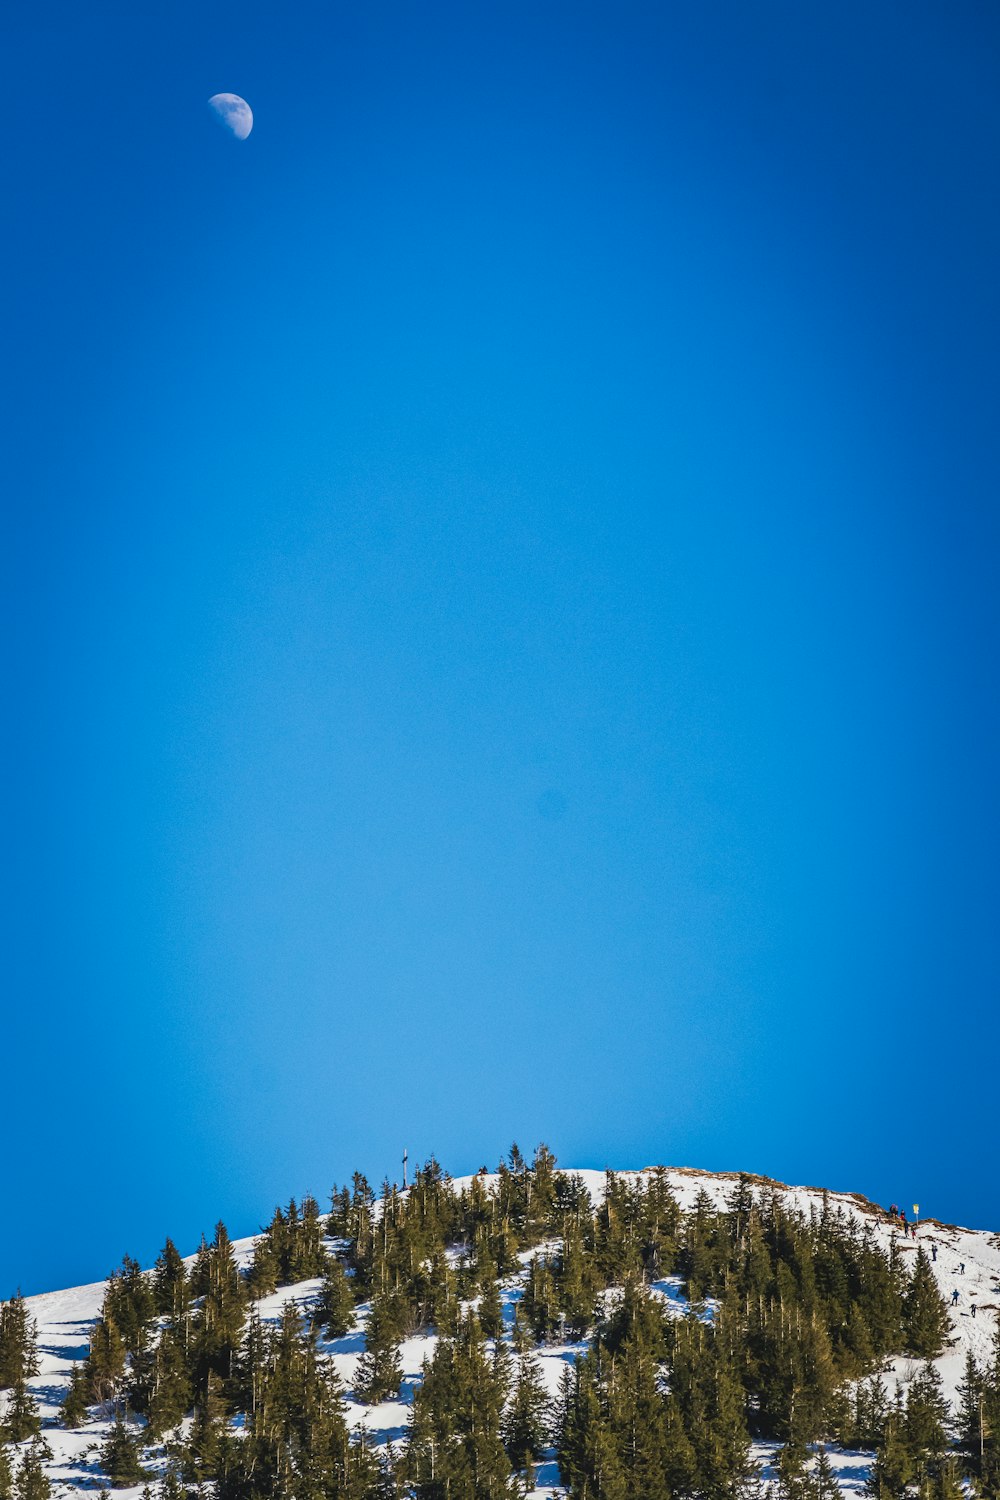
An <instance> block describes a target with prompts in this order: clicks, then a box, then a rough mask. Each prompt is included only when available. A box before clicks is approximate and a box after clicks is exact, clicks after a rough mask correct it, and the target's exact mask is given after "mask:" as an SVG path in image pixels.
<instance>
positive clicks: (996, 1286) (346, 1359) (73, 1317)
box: [28, 1168, 1000, 1500]
mask: <svg viewBox="0 0 1000 1500" xmlns="http://www.w3.org/2000/svg"><path fill="white" fill-rule="evenodd" d="M647 1170H648V1169H647ZM578 1175H579V1176H580V1177H581V1178H582V1179H583V1181H584V1183H585V1185H586V1187H587V1189H588V1191H589V1192H590V1195H591V1197H592V1199H593V1200H594V1202H595V1204H596V1203H599V1202H601V1201H602V1199H603V1196H604V1186H605V1176H604V1173H603V1172H597V1171H582V1172H580V1173H579V1174H578ZM618 1175H619V1176H620V1177H622V1178H633V1179H634V1178H636V1177H640V1176H641V1175H642V1174H641V1173H620V1174H618ZM667 1177H668V1180H669V1182H670V1186H671V1188H672V1189H673V1191H674V1193H675V1194H676V1197H677V1199H678V1201H679V1203H680V1205H681V1207H682V1208H683V1209H685V1210H690V1209H691V1207H692V1206H693V1203H694V1200H695V1198H696V1196H697V1194H698V1193H699V1192H701V1191H705V1192H707V1193H708V1194H709V1196H710V1197H711V1198H712V1199H713V1201H714V1202H715V1203H716V1204H718V1205H719V1206H722V1205H723V1204H724V1202H725V1200H726V1199H727V1197H728V1195H729V1194H730V1193H731V1191H732V1188H733V1184H734V1183H735V1181H736V1180H737V1177H736V1174H735V1173H709V1172H701V1171H697V1170H695V1169H692V1168H670V1169H668V1171H667ZM471 1181H472V1179H471V1178H457V1179H456V1180H455V1184H454V1185H455V1188H456V1189H461V1188H462V1187H463V1186H468V1185H469V1183H470V1182H471ZM481 1181H483V1183H484V1185H485V1186H486V1187H487V1188H489V1186H490V1185H491V1184H492V1183H493V1182H495V1181H496V1179H495V1178H492V1177H489V1176H486V1177H483V1178H482V1179H481ZM771 1190H777V1191H780V1193H781V1194H782V1195H784V1196H786V1197H787V1199H788V1200H789V1202H790V1204H793V1205H794V1206H795V1207H797V1208H799V1209H801V1210H803V1211H804V1212H806V1213H808V1212H809V1209H810V1207H817V1208H818V1207H819V1206H820V1204H821V1202H822V1198H823V1194H822V1190H820V1189H817V1188H807V1187H784V1186H782V1185H780V1184H772V1183H766V1184H763V1185H762V1187H761V1189H760V1191H768V1192H769V1191H771ZM829 1198H830V1200H831V1202H832V1204H833V1205H834V1206H837V1207H840V1208H842V1209H843V1210H844V1211H845V1212H846V1213H848V1214H851V1215H853V1216H854V1217H856V1218H857V1219H858V1220H859V1221H861V1222H864V1223H870V1224H873V1225H874V1227H875V1232H876V1234H877V1236H878V1238H879V1241H880V1242H881V1243H882V1245H883V1246H885V1247H886V1248H888V1246H889V1243H890V1240H891V1238H892V1236H893V1234H894V1233H895V1234H898V1232H897V1231H895V1230H894V1228H893V1226H892V1225H891V1224H889V1223H888V1222H887V1220H886V1219H885V1217H884V1216H883V1215H882V1214H881V1212H880V1211H879V1210H878V1209H877V1208H876V1207H875V1206H874V1205H873V1204H869V1203H868V1202H867V1201H866V1200H865V1199H863V1198H860V1197H857V1196H855V1195H851V1194H842V1193H831V1194H829ZM254 1244H255V1238H254V1237H251V1238H248V1239H244V1240H237V1241H236V1242H235V1246H234V1248H235V1250H236V1251H237V1256H238V1258H239V1260H240V1261H241V1262H243V1263H245V1262H247V1261H249V1260H250V1258H251V1257H252V1255H253V1247H254ZM921 1244H922V1245H924V1247H925V1248H926V1249H927V1251H928V1253H930V1252H931V1249H932V1247H933V1248H934V1249H936V1252H937V1259H936V1261H935V1263H934V1266H933V1269H934V1272H935V1275H936V1276H937V1280H938V1283H939V1286H940V1288H941V1291H942V1292H943V1293H944V1295H945V1296H946V1298H947V1299H948V1301H949V1302H950V1301H951V1297H952V1292H953V1291H954V1290H958V1292H959V1302H958V1305H957V1306H956V1307H955V1308H954V1309H953V1311H952V1313H951V1322H952V1337H953V1339H954V1344H953V1346H952V1347H951V1348H950V1349H948V1350H947V1351H946V1352H945V1353H944V1354H943V1355H942V1356H941V1357H940V1358H939V1359H938V1360H937V1361H936V1364H937V1366H938V1369H939V1371H940V1373H941V1376H942V1379H943V1382H944V1387H945V1393H946V1395H947V1396H948V1398H949V1400H951V1401H954V1395H955V1390H956V1387H957V1385H958V1382H959V1381H960V1379H961V1377H962V1369H963V1366H964V1363H965V1357H966V1353H967V1352H968V1351H969V1350H971V1351H972V1353H973V1354H974V1355H975V1357H976V1358H977V1360H979V1361H980V1362H984V1361H985V1360H986V1358H987V1355H988V1353H989V1351H990V1347H991V1343H992V1339H993V1334H994V1329H995V1327H996V1319H997V1316H998V1308H1000V1236H998V1235H991V1234H989V1233H987V1232H985V1231H977V1230H969V1229H959V1228H955V1227H954V1226H949V1225H943V1224H939V1223H937V1222H936V1221H934V1220H929V1221H926V1222H925V1223H923V1224H921V1225H920V1226H919V1228H918V1233H917V1239H916V1241H914V1240H912V1239H907V1240H905V1241H904V1240H899V1249H900V1252H901V1253H903V1254H915V1253H916V1248H917V1246H918V1245H921ZM532 1253H534V1252H532ZM191 1258H192V1259H193V1257H191ZM523 1259H524V1260H525V1261H527V1260H528V1259H530V1256H527V1255H526V1256H524V1257H523ZM963 1263H964V1266H965V1270H964V1272H962V1271H961V1270H960V1266H961V1265H962V1264H963ZM104 1289H105V1283H104V1282H95V1283H93V1284H91V1285H90V1286H81V1287H76V1288H74V1289H72V1290H70V1291H62V1292H45V1293H43V1294H42V1295H40V1296H36V1297H31V1298H29V1299H28V1309H29V1311H30V1313H31V1316H32V1317H33V1318H34V1319H35V1320H36V1322H37V1324H38V1348H39V1354H40V1360H41V1368H40V1371H39V1373H38V1375H37V1376H35V1378H34V1379H33V1380H32V1382H31V1384H32V1387H33V1390H34V1395H35V1397H36V1399H37V1401H38V1403H39V1408H40V1410H41V1413H42V1419H43V1423H44V1428H43V1431H44V1436H45V1439H46V1441H47V1442H48V1444H49V1447H50V1448H51V1450H52V1460H51V1463H50V1464H49V1476H50V1478H51V1480H52V1484H53V1493H54V1495H56V1496H60V1495H70V1494H76V1493H79V1492H80V1491H81V1490H84V1489H89V1488H92V1487H94V1486H95V1485H96V1484H97V1483H98V1482H99V1481H100V1471H99V1469H98V1468H97V1466H96V1462H95V1454H94V1452H93V1451H92V1450H93V1449H94V1448H95V1447H96V1445H98V1444H99V1443H100V1442H102V1441H103V1439H104V1437H105V1436H106V1433H107V1430H108V1423H106V1422H93V1423H89V1424H88V1425H87V1426H86V1427H85V1428H83V1429H81V1430H80V1431H74V1432H67V1431H64V1430H63V1429H62V1428H60V1427H58V1426H57V1425H55V1423H56V1421H57V1416H58V1408H59V1405H60V1403H61V1402H62V1399H63V1396H64V1394H65V1390H66V1387H67V1385H68V1383H69V1374H70V1369H71V1367H72V1365H73V1363H74V1362H75V1361H77V1360H81V1359H83V1358H84V1357H85V1356H86V1353H87V1348H88V1342H89V1338H90V1333H91V1330H92V1328H93V1325H94V1323H95V1321H96V1319H97V1317H98V1314H99V1312H100V1307H101V1303H102V1300H103V1297H104ZM318 1290H319V1282H318V1281H309V1282H302V1283H300V1284H299V1285H297V1286H291V1287H282V1288H280V1289H279V1290H278V1291H277V1292H275V1293H274V1294H273V1295H272V1296H270V1297H267V1298H265V1299H263V1300H262V1301H261V1302H260V1303H259V1304H258V1307H259V1312H260V1316H261V1318H262V1319H263V1320H274V1321H277V1320H278V1319H279V1318H280V1315H281V1309H282V1307H283V1306H284V1305H285V1303H286V1302H288V1301H289V1300H293V1301H295V1302H298V1303H300V1304H302V1305H305V1304H307V1303H308V1302H309V1300H310V1299H311V1298H312V1297H313V1296H314V1295H315V1294H316V1292H317V1291H318ZM655 1290H656V1291H657V1292H658V1293H659V1294H660V1295H661V1296H662V1297H663V1298H664V1300H665V1302H666V1304H667V1306H668V1307H669V1308H670V1309H671V1310H673V1311H675V1312H676V1314H677V1315H681V1314H682V1313H683V1312H684V1310H685V1304H684V1300H683V1297H682V1294H681V1291H680V1285H679V1282H678V1281H677V1279H676V1278H667V1279H665V1280H664V1281H662V1282H658V1283H657V1284H656V1287H655ZM520 1295H521V1289H520V1287H519V1286H518V1285H517V1279H516V1278H511V1281H510V1282H509V1283H508V1285H507V1286H506V1288H505V1290H504V1293H503V1300H504V1308H505V1317H506V1318H507V1321H508V1322H510V1321H512V1319H513V1309H514V1305H515V1304H516V1302H517V1300H518V1298H519V1297H520ZM973 1302H975V1303H976V1306H977V1315H976V1317H972V1315H971V1305H972V1303H973ZM366 1313H367V1308H366V1307H365V1306H362V1307H361V1308H359V1310H358V1328H357V1331H356V1332H353V1333H351V1334H349V1335H348V1336H346V1337H345V1338H341V1339H336V1340H333V1341H332V1342H330V1343H328V1344H326V1345H324V1346H323V1348H324V1350H325V1352H326V1353H328V1354H329V1356H330V1357H331V1358H332V1360H333V1362H334V1364H335V1365H336V1367H337V1370H338V1372H339V1374H340V1375H341V1377H342V1378H343V1380H344V1384H345V1386H346V1387H347V1389H348V1391H350V1389H351V1386H352V1383H353V1378H354V1371H355V1367H356V1365H357V1361H358V1357H359V1355H360V1354H361V1351H362V1350H363V1348H364V1332H363V1329H364V1320H365V1316H366ZM705 1316H711V1309H709V1310H708V1311H707V1312H706V1314H705ZM433 1346H434V1337H433V1335H422V1336H418V1337H415V1338H411V1339H409V1340H407V1341H406V1343H405V1344H404V1345H403V1347H402V1350H401V1355H402V1363H403V1370H404V1378H403V1384H402V1388H401V1399H400V1400H398V1401H392V1402H386V1403H384V1404H383V1405H381V1406H377V1407H365V1406H363V1405H361V1404H360V1403H358V1402H355V1401H353V1400H350V1399H349V1402H348V1420H349V1421H350V1422H351V1423H352V1424H353V1425H354V1426H356V1427H360V1426H362V1425H364V1426H365V1428H366V1430H367V1432H368V1433H369V1435H370V1437H371V1438H372V1439H373V1440H374V1441H375V1442H376V1443H384V1442H391V1441H394V1440H397V1439H399V1438H401V1437H402V1436H403V1434H404V1433H405V1431H406V1427H407V1422H408V1407H409V1403H410V1401H411V1400H412V1391H413V1387H414V1385H415V1384H416V1383H417V1382H418V1381H419V1379H420V1368H421V1364H422V1361H423V1360H424V1358H425V1357H426V1356H427V1355H428V1354H429V1353H430V1351H431V1350H432V1348H433ZM583 1347H584V1346H583V1345H564V1346H549V1347H546V1348H543V1349H540V1350H538V1351H537V1353H538V1358H539V1363H540V1365H541V1368H542V1371H543V1374H544V1377H545V1380H546V1384H547V1386H548V1389H549V1390H550V1391H551V1393H552V1395H553V1397H554V1396H555V1394H556V1392H557V1391H558V1388H559V1382H560V1377H561V1374H562V1371H563V1370H564V1369H565V1368H566V1363H567V1361H571V1360H572V1359H573V1357H574V1355H575V1354H577V1353H579V1352H580V1350H581V1349H582V1348H583ZM918 1368H919V1365H918V1363H917V1362H915V1361H910V1360H906V1359H897V1360H895V1361H894V1362H893V1365H892V1366H891V1376H890V1377H889V1378H890V1380H891V1379H899V1380H901V1381H902V1382H903V1383H904V1384H905V1383H906V1382H907V1381H909V1380H910V1379H911V1378H912V1377H913V1375H914V1374H915V1373H916V1371H917V1369H918ZM88 1450H91V1451H88ZM758 1453H759V1456H760V1458H761V1459H762V1461H763V1462H765V1464H766V1462H767V1459H768V1457H769V1450H768V1449H767V1448H766V1447H765V1446H763V1445H761V1446H760V1448H759V1449H758ZM830 1457H831V1459H832V1460H834V1463H835V1467H836V1468H837V1471H838V1474H839V1476H840V1480H841V1486H842V1489H843V1491H844V1493H845V1494H855V1495H856V1494H859V1493H860V1491H861V1487H862V1486H863V1483H864V1478H865V1474H866V1472H867V1467H868V1463H869V1458H868V1456H867V1455H864V1454H834V1453H831V1455H830ZM765 1472H766V1471H765ZM539 1481H540V1488H539V1489H537V1490H536V1491H535V1495H536V1497H537V1500H542V1497H546V1500H547V1497H550V1496H556V1495H560V1494H562V1493H563V1492H562V1491H560V1490H559V1489H558V1488H557V1481H558V1474H557V1472H556V1468H555V1465H554V1464H548V1465H543V1466H542V1469H541V1471H540V1474H539ZM117 1493H118V1494H120V1495H121V1496H123V1497H124V1496H138V1495H139V1493H140V1491H139V1490H138V1489H135V1490H122V1491H118V1492H117Z"/></svg>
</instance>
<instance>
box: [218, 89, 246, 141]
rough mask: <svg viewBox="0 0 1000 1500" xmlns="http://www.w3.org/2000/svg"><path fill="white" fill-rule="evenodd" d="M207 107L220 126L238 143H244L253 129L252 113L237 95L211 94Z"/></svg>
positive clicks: (244, 101)
mask: <svg viewBox="0 0 1000 1500" xmlns="http://www.w3.org/2000/svg"><path fill="white" fill-rule="evenodd" d="M208 107H209V109H210V110H211V111H212V113H213V114H214V115H215V117H216V119H217V120H218V121H219V124H220V125H224V126H225V128H226V129H227V130H228V131H230V132H231V134H233V135H234V136H235V137H236V139H237V140H238V141H245V140H246V138H247V136H248V135H249V134H250V132H251V130H252V129H253V111H252V110H251V108H250V106H249V104H248V103H247V101H246V100H245V99H241V98H240V96H239V94H213V95H212V97H211V99H209V101H208Z"/></svg>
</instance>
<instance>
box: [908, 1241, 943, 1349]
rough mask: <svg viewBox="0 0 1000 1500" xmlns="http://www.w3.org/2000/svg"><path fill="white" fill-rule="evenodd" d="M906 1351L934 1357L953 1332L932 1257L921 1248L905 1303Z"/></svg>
mask: <svg viewBox="0 0 1000 1500" xmlns="http://www.w3.org/2000/svg"><path fill="white" fill-rule="evenodd" d="M904 1315H905V1338H906V1351H907V1353H908V1354H913V1355H916V1357H917V1358H918V1359H934V1358H936V1356H937V1355H939V1354H940V1353H941V1350H942V1349H943V1348H944V1344H945V1340H946V1338H947V1337H948V1334H949V1332H950V1324H949V1321H948V1309H947V1306H946V1305H945V1300H944V1298H943V1297H942V1296H941V1293H940V1291H939V1290H938V1284H937V1279H936V1277H935V1275H934V1271H933V1268H932V1266H931V1261H930V1257H929V1256H928V1254H927V1252H926V1251H925V1250H924V1248H923V1246H921V1247H920V1249H919V1250H918V1251H917V1259H916V1263H915V1265H914V1267H913V1277H912V1279H911V1281H910V1285H909V1288H908V1290H907V1293H906V1300H905V1304H904Z"/></svg>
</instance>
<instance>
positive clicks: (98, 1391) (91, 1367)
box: [84, 1316, 126, 1402]
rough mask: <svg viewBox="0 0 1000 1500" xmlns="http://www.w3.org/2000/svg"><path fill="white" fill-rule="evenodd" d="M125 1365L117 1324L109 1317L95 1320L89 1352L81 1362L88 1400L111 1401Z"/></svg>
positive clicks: (123, 1347) (122, 1345) (123, 1373)
mask: <svg viewBox="0 0 1000 1500" xmlns="http://www.w3.org/2000/svg"><path fill="white" fill-rule="evenodd" d="M125 1364H126V1352H125V1345H124V1343H123V1342H122V1338H121V1335H120V1334H119V1332H118V1325H117V1323H116V1322H115V1321H114V1319H113V1318H112V1317H110V1316H108V1317H101V1318H99V1319H98V1321H97V1323H96V1324H95V1326H94V1331H93V1334H92V1335H91V1339H90V1353H89V1354H88V1355H87V1358H86V1360H85V1361H84V1369H85V1371H86V1377H87V1385H88V1387H89V1394H90V1398H91V1400H92V1401H94V1402H98V1401H113V1400H114V1398H115V1397H116V1396H117V1394H118V1390H119V1387H120V1385H121V1383H122V1379H123V1377H124V1375H125Z"/></svg>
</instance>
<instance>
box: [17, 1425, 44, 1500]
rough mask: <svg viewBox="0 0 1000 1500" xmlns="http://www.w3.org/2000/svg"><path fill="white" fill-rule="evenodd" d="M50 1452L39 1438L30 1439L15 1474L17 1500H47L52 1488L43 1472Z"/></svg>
mask: <svg viewBox="0 0 1000 1500" xmlns="http://www.w3.org/2000/svg"><path fill="white" fill-rule="evenodd" d="M51 1458H52V1450H51V1448H50V1447H49V1446H48V1444H47V1443H45V1442H43V1441H42V1439H41V1438H40V1437H35V1438H33V1439H32V1442H31V1444H30V1445H29V1447H28V1448H26V1449H25V1452H24V1454H23V1456H22V1458H21V1466H20V1468H19V1469H18V1472H17V1500H49V1496H50V1494H51V1493H52V1486H51V1485H50V1484H49V1480H48V1475H47V1474H46V1472H45V1464H46V1461H47V1460H51Z"/></svg>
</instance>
